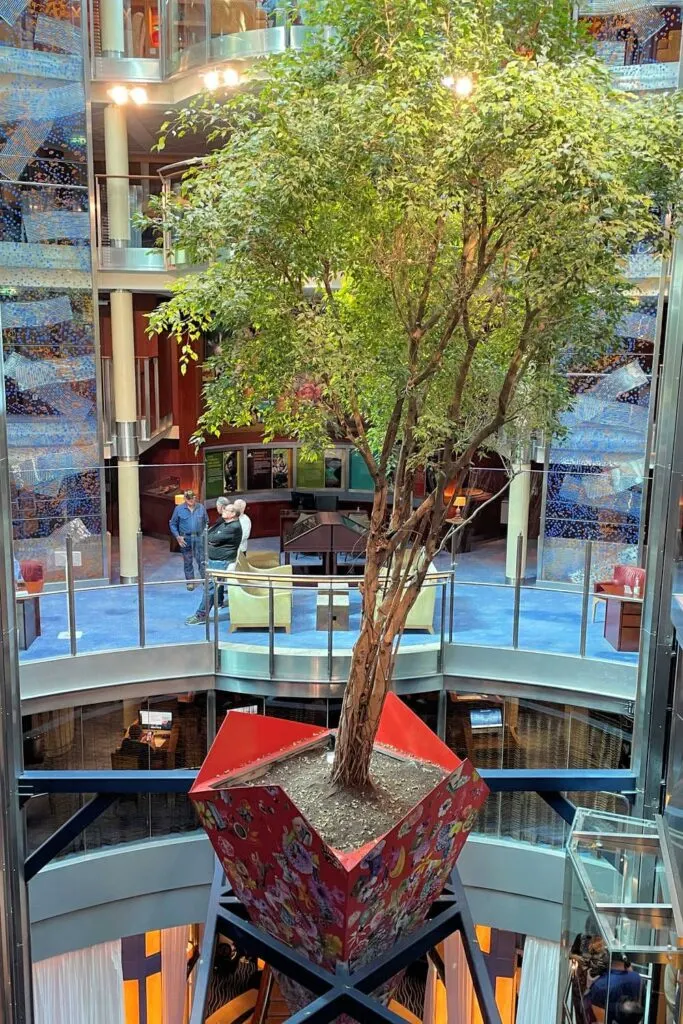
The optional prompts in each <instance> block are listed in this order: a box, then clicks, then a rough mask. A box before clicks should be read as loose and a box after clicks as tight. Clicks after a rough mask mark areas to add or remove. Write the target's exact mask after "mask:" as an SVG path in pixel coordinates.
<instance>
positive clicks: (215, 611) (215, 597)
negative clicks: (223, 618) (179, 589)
mask: <svg viewBox="0 0 683 1024" xmlns="http://www.w3.org/2000/svg"><path fill="white" fill-rule="evenodd" d="M224 590H225V588H224ZM207 617H208V611H207ZM213 645H214V648H215V651H216V665H218V577H216V576H214V578H213Z"/></svg>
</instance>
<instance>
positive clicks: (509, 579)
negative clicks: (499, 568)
mask: <svg viewBox="0 0 683 1024" xmlns="http://www.w3.org/2000/svg"><path fill="white" fill-rule="evenodd" d="M536 579H537V577H536V576H522V585H524V584H525V583H535V582H536ZM505 582H506V583H512V584H513V586H514V584H515V583H516V582H517V580H516V579H515V577H514V576H506V577H505Z"/></svg>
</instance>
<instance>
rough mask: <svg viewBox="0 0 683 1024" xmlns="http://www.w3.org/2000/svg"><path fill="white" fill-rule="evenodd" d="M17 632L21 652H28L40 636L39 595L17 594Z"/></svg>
mask: <svg viewBox="0 0 683 1024" xmlns="http://www.w3.org/2000/svg"><path fill="white" fill-rule="evenodd" d="M16 597H17V602H16V604H17V630H18V633H19V650H20V651H27V650H28V649H29V647H30V646H31V644H32V643H33V641H34V640H35V638H36V637H37V636H40V633H41V630H40V598H39V597H38V595H37V594H21V593H19V594H17V595H16Z"/></svg>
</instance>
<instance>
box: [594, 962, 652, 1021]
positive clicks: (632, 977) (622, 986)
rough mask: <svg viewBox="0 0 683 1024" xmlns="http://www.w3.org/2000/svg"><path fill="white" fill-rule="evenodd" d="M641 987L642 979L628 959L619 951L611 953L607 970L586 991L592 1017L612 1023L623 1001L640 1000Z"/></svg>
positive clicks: (635, 1001) (636, 1001)
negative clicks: (610, 960)
mask: <svg viewBox="0 0 683 1024" xmlns="http://www.w3.org/2000/svg"><path fill="white" fill-rule="evenodd" d="M642 988H643V980H642V978H641V976H640V975H639V974H638V973H637V971H634V970H633V968H632V967H631V964H630V963H629V961H628V959H627V958H626V957H624V956H622V955H621V954H620V953H615V954H613V955H612V962H611V963H610V965H609V970H607V971H605V973H604V974H601V975H600V977H599V978H596V979H595V981H594V982H593V984H592V985H591V987H590V988H589V990H588V992H587V993H586V998H587V1001H588V1005H589V1008H590V1010H591V1012H592V1019H593V1020H596V1021H606V1022H607V1024H612V1021H614V1020H618V1019H619V1018H618V1017H617V1014H618V1011H619V1007H620V1006H621V1005H623V1003H624V1002H628V1001H632V1002H634V1003H639V1002H640V996H641V992H642Z"/></svg>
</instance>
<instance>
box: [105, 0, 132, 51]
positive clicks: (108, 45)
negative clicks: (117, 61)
mask: <svg viewBox="0 0 683 1024" xmlns="http://www.w3.org/2000/svg"><path fill="white" fill-rule="evenodd" d="M100 39H101V41H102V56H103V57H125V56H126V40H125V25H124V16H123V0H104V3H101V4H100Z"/></svg>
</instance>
